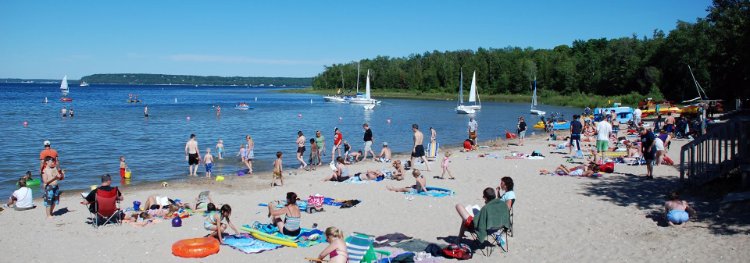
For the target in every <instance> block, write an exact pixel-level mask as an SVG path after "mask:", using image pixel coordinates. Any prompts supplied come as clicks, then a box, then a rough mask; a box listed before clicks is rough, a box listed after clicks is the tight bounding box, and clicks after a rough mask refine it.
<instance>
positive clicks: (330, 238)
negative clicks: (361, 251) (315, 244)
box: [308, 227, 348, 263]
mask: <svg viewBox="0 0 750 263" xmlns="http://www.w3.org/2000/svg"><path fill="white" fill-rule="evenodd" d="M325 235H326V241H327V242H328V246H327V247H326V248H324V249H323V251H321V252H320V254H319V255H318V258H317V259H311V258H308V260H310V262H323V259H325V258H326V257H327V258H328V263H344V262H348V259H347V258H348V253H347V251H346V243H344V234H343V233H342V232H341V230H339V229H338V228H336V227H329V228H326V231H325Z"/></svg>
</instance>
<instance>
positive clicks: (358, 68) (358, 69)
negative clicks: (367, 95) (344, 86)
mask: <svg viewBox="0 0 750 263" xmlns="http://www.w3.org/2000/svg"><path fill="white" fill-rule="evenodd" d="M357 93H358V94H359V62H357Z"/></svg>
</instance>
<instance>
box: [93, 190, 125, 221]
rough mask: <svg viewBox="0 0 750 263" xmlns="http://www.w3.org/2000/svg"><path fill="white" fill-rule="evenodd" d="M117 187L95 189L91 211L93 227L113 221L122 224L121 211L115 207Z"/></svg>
mask: <svg viewBox="0 0 750 263" xmlns="http://www.w3.org/2000/svg"><path fill="white" fill-rule="evenodd" d="M117 192H118V190H117V187H114V188H112V190H109V191H104V190H102V189H101V188H100V189H97V190H96V200H95V201H94V213H92V225H93V226H94V228H98V227H99V226H102V225H106V224H108V223H113V224H116V225H120V224H122V222H121V220H120V219H121V218H120V217H121V215H122V211H121V210H120V208H118V207H117Z"/></svg>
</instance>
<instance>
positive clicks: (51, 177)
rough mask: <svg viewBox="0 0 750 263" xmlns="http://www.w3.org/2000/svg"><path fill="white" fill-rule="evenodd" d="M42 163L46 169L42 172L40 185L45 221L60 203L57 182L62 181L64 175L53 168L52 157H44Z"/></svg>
mask: <svg viewBox="0 0 750 263" xmlns="http://www.w3.org/2000/svg"><path fill="white" fill-rule="evenodd" d="M44 162H45V164H46V167H45V168H44V171H43V172H42V182H43V184H42V185H43V187H44V192H43V193H42V200H44V206H45V207H46V208H47V209H46V212H47V219H52V215H53V214H52V213H53V212H55V205H57V204H59V203H60V186H59V183H58V181H61V180H63V179H64V178H65V175H64V174H63V173H62V172H61V171H60V170H59V169H58V168H57V167H55V162H54V161H53V160H52V157H46V158H45V159H44Z"/></svg>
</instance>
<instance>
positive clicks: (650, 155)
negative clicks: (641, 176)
mask: <svg viewBox="0 0 750 263" xmlns="http://www.w3.org/2000/svg"><path fill="white" fill-rule="evenodd" d="M640 134H641V152H642V153H643V159H645V160H646V179H654V162H655V159H656V147H654V144H655V142H656V135H654V133H653V132H651V130H649V129H645V128H643V127H641V130H640Z"/></svg>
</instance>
